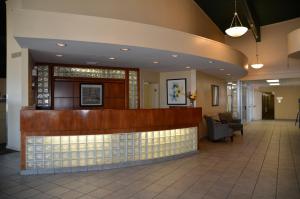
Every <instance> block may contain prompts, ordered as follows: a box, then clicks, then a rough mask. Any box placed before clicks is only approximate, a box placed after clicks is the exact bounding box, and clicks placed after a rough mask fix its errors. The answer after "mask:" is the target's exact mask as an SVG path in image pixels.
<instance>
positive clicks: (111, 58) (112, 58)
mask: <svg viewBox="0 0 300 199" xmlns="http://www.w3.org/2000/svg"><path fill="white" fill-rule="evenodd" d="M108 59H110V60H114V59H116V58H114V57H110V58H108Z"/></svg>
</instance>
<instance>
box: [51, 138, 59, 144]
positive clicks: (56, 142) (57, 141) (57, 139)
mask: <svg viewBox="0 0 300 199" xmlns="http://www.w3.org/2000/svg"><path fill="white" fill-rule="evenodd" d="M52 144H60V137H59V136H53V137H52Z"/></svg>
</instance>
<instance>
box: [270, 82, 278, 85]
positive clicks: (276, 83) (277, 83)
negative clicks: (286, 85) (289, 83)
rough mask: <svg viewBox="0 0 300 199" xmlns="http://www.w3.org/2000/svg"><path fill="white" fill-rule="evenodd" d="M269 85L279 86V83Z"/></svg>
mask: <svg viewBox="0 0 300 199" xmlns="http://www.w3.org/2000/svg"><path fill="white" fill-rule="evenodd" d="M269 85H270V86H279V85H280V83H279V82H278V83H270V84H269Z"/></svg>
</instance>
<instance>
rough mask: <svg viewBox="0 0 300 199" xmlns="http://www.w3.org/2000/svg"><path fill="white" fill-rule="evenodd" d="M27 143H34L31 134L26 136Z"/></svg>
mask: <svg viewBox="0 0 300 199" xmlns="http://www.w3.org/2000/svg"><path fill="white" fill-rule="evenodd" d="M27 144H34V137H33V136H28V137H27Z"/></svg>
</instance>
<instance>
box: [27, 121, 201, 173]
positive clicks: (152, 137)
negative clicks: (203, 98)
mask: <svg viewBox="0 0 300 199" xmlns="http://www.w3.org/2000/svg"><path fill="white" fill-rule="evenodd" d="M193 151H197V127H190V128H181V129H173V130H162V131H149V132H134V133H121V134H104V135H102V134H101V135H80V136H27V137H26V171H29V174H30V171H32V173H37V172H40V173H43V171H44V173H45V171H47V172H48V173H49V172H54V171H55V172H56V171H59V170H63V169H66V168H69V169H71V168H72V169H73V168H81V169H82V168H85V169H86V170H88V169H89V168H91V167H92V168H94V170H101V169H103V166H107V168H109V166H110V165H120V166H121V165H122V164H124V163H130V162H131V163H133V164H131V165H134V163H135V162H138V161H143V160H152V159H158V158H160V159H161V158H166V157H170V156H174V155H179V154H184V153H188V152H193ZM113 168H114V167H113Z"/></svg>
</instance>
